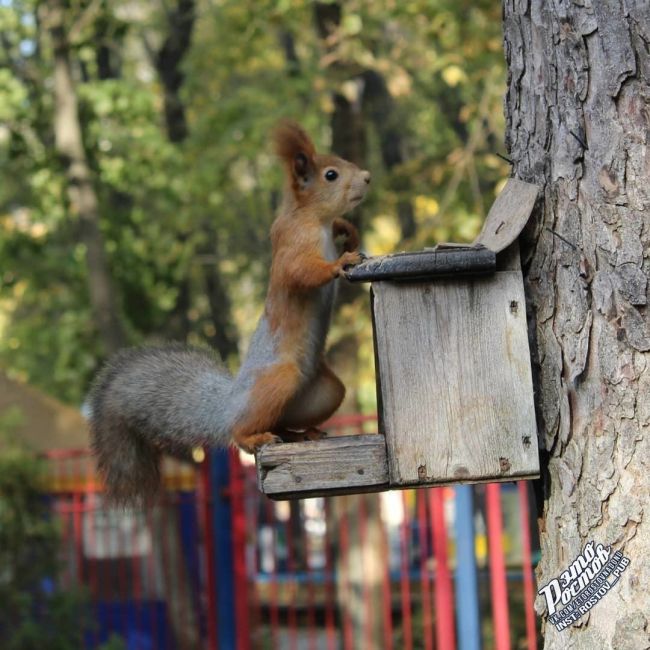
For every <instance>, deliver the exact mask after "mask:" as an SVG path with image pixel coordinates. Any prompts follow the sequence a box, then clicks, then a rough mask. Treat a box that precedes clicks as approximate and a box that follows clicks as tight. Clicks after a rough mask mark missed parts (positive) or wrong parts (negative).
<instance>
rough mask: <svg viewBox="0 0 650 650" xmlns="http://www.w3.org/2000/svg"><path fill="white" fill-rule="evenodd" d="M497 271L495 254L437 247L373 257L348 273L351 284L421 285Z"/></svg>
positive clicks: (478, 248)
mask: <svg viewBox="0 0 650 650" xmlns="http://www.w3.org/2000/svg"><path fill="white" fill-rule="evenodd" d="M495 270H496V253H495V252H494V251H491V250H489V249H488V248H485V247H484V246H482V245H478V246H457V245H454V246H438V247H436V248H433V249H431V250H423V251H419V252H416V253H394V254H392V255H382V256H380V257H370V258H368V259H367V260H365V261H363V262H361V264H358V265H357V266H355V267H353V268H351V269H350V270H349V271H346V273H345V275H346V277H347V279H348V280H349V281H350V282H377V281H386V280H390V281H402V282H418V281H420V282H421V281H426V280H432V279H435V278H440V277H449V276H453V277H457V276H459V275H486V274H491V273H494V271H495Z"/></svg>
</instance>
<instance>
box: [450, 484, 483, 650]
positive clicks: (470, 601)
mask: <svg viewBox="0 0 650 650" xmlns="http://www.w3.org/2000/svg"><path fill="white" fill-rule="evenodd" d="M455 491H456V629H457V632H458V634H457V638H458V650H480V648H481V627H480V616H479V601H478V580H477V575H476V555H475V553H474V503H473V502H474V499H473V494H472V486H471V485H457V486H456V488H455Z"/></svg>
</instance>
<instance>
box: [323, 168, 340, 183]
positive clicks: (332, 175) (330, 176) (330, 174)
mask: <svg viewBox="0 0 650 650" xmlns="http://www.w3.org/2000/svg"><path fill="white" fill-rule="evenodd" d="M338 177H339V173H338V172H337V171H336V170H335V169H328V170H327V171H326V172H325V179H326V180H328V181H330V182H331V181H335V180H336V179H337V178H338Z"/></svg>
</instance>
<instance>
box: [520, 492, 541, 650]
mask: <svg viewBox="0 0 650 650" xmlns="http://www.w3.org/2000/svg"><path fill="white" fill-rule="evenodd" d="M517 490H518V492H519V521H520V522H521V555H522V558H521V571H522V574H523V577H524V607H525V612H526V640H527V642H528V650H537V629H536V626H535V608H534V602H535V586H534V584H533V560H532V553H531V543H530V528H529V525H528V522H529V509H528V483H527V482H526V481H518V482H517Z"/></svg>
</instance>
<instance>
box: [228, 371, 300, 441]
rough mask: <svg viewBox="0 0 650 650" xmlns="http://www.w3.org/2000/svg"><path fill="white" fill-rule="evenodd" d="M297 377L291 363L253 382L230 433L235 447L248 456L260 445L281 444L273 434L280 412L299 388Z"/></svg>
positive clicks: (265, 372) (296, 372)
mask: <svg viewBox="0 0 650 650" xmlns="http://www.w3.org/2000/svg"><path fill="white" fill-rule="evenodd" d="M300 382H301V375H300V371H299V369H298V367H297V366H296V364H295V363H290V362H285V363H278V364H275V365H274V366H271V367H269V368H267V369H266V370H265V371H264V372H262V373H260V374H259V375H258V376H257V378H256V379H255V383H254V384H253V387H252V389H251V393H250V398H249V400H248V407H247V409H246V411H245V413H244V414H243V415H242V416H241V417H240V418H239V420H238V421H237V422H235V425H234V427H233V430H232V438H233V441H234V442H235V444H236V445H237V446H238V447H240V448H241V449H243V450H244V451H246V452H248V453H250V454H252V453H254V452H255V450H257V449H259V448H260V447H261V446H262V445H266V444H270V443H277V442H281V441H282V440H281V438H280V437H278V436H277V435H275V433H273V431H274V430H275V429H277V428H278V422H279V420H280V418H281V416H282V413H283V411H284V410H285V408H286V407H287V404H289V403H290V402H291V400H292V398H293V397H294V396H295V395H296V392H297V391H298V389H299V387H300Z"/></svg>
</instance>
